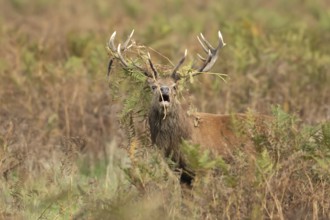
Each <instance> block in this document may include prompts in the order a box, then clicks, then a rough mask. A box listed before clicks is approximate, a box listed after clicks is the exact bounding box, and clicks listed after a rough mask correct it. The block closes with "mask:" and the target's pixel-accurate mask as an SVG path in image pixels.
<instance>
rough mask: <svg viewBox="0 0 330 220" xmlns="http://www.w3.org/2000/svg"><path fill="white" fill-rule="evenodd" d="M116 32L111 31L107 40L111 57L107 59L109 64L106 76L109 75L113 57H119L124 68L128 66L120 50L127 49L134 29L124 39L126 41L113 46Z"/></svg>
mask: <svg viewBox="0 0 330 220" xmlns="http://www.w3.org/2000/svg"><path fill="white" fill-rule="evenodd" d="M116 34H117V32H116V31H115V32H113V33H112V35H111V37H110V39H109V42H108V48H109V49H110V50H111V52H112V54H113V57H112V58H110V60H109V65H108V76H109V75H110V71H111V67H112V63H113V60H114V59H119V60H120V62H121V64H122V65H123V66H124V68H127V67H128V64H127V62H126V61H125V59H124V57H123V56H122V54H121V52H124V51H126V50H127V49H129V48H130V47H131V46H132V45H133V43H131V44H130V42H131V39H132V36H133V34H134V30H132V32H131V34H130V35H129V36H128V38H127V39H126V41H125V42H124V44H123V45H121V44H118V46H117V47H116V46H115V43H114V40H115V37H116Z"/></svg>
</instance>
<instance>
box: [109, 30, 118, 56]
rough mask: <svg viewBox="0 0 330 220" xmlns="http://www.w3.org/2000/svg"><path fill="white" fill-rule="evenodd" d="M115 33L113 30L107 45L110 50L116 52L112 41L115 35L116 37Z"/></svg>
mask: <svg viewBox="0 0 330 220" xmlns="http://www.w3.org/2000/svg"><path fill="white" fill-rule="evenodd" d="M116 34H117V32H116V31H114V32H113V33H112V35H111V37H110V39H109V42H108V47H109V48H110V49H111V50H112V52H116V46H115V43H114V40H115V37H116Z"/></svg>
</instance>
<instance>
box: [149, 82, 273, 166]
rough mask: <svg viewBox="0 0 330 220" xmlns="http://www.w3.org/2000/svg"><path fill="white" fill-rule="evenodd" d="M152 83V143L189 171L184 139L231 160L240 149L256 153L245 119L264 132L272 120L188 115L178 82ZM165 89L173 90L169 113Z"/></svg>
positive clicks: (171, 91) (150, 111) (262, 117)
mask: <svg viewBox="0 0 330 220" xmlns="http://www.w3.org/2000/svg"><path fill="white" fill-rule="evenodd" d="M148 82H149V85H150V86H151V88H153V92H154V96H153V100H152V103H151V107H150V110H149V126H150V133H151V140H152V143H153V144H155V145H156V146H157V147H159V148H160V149H162V150H164V152H165V156H166V157H171V159H172V160H173V161H175V162H177V163H178V164H179V166H180V167H181V168H186V162H185V161H184V158H183V157H182V152H181V150H180V145H181V142H182V140H183V139H184V140H187V141H189V142H190V143H192V144H199V145H200V146H201V148H202V149H209V150H210V151H211V152H212V153H214V154H220V155H222V156H223V157H225V158H228V157H230V156H231V155H232V153H233V150H234V149H236V148H237V147H242V149H243V150H246V151H249V152H252V153H253V152H254V149H253V148H252V144H251V137H250V136H249V134H248V133H249V131H248V130H247V129H244V128H243V131H242V129H240V126H239V125H240V124H244V123H241V122H242V121H244V120H246V121H248V120H250V121H251V120H252V122H253V124H255V126H256V127H257V128H259V129H262V128H263V127H264V126H263V122H264V121H269V117H267V116H261V115H246V114H235V115H219V114H209V113H192V114H188V113H187V112H186V111H184V110H183V108H182V107H181V104H180V102H179V101H178V100H177V97H176V90H175V86H176V85H175V80H174V79H172V78H170V77H168V78H161V79H157V80H154V79H148ZM161 87H163V88H164V87H167V88H169V100H170V101H169V106H168V107H167V108H166V110H165V108H164V106H162V105H161V104H160V103H161V102H160V99H161V98H160V97H161V94H162V93H161V89H160V88H161ZM155 88H156V89H155ZM235 124H238V126H235ZM243 127H244V126H243Z"/></svg>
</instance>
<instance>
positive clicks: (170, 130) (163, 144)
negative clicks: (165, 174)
mask: <svg viewBox="0 0 330 220" xmlns="http://www.w3.org/2000/svg"><path fill="white" fill-rule="evenodd" d="M149 126H150V133H151V140H152V143H153V144H156V146H157V147H158V148H160V149H163V150H164V153H165V156H166V157H170V158H171V159H172V160H173V161H175V162H177V163H179V164H180V166H182V165H184V164H183V163H184V162H183V160H182V158H181V153H180V150H179V146H180V144H181V141H182V139H190V135H191V127H190V124H189V121H188V120H187V116H186V114H185V111H183V110H182V109H181V107H180V105H179V103H172V106H171V110H170V111H169V112H167V114H166V117H165V118H164V112H163V111H160V110H159V109H158V108H156V107H152V108H151V109H150V112H149Z"/></svg>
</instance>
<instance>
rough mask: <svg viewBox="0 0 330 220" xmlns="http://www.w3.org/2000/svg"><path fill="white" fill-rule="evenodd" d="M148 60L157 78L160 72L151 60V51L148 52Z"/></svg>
mask: <svg viewBox="0 0 330 220" xmlns="http://www.w3.org/2000/svg"><path fill="white" fill-rule="evenodd" d="M148 62H149V65H150V67H151V69H152V72H153V73H154V74H153V75H154V78H155V79H157V78H158V72H157V70H156V68H155V66H154V65H153V63H152V61H151V56H150V53H149V52H148Z"/></svg>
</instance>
